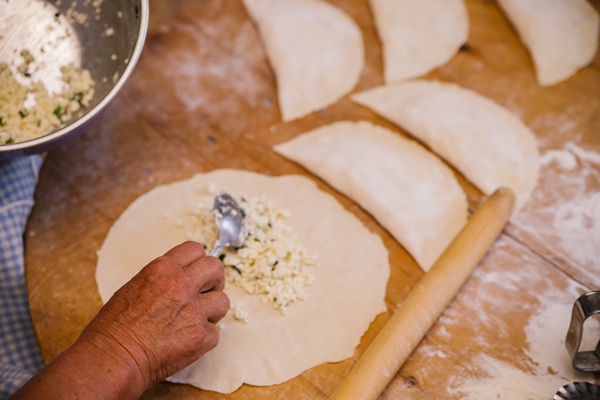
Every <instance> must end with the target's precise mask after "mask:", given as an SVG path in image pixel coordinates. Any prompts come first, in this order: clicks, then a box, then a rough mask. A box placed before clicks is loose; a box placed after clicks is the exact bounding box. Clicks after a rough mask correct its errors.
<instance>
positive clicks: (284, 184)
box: [96, 170, 390, 393]
mask: <svg viewBox="0 0 600 400" xmlns="http://www.w3.org/2000/svg"><path fill="white" fill-rule="evenodd" d="M211 183H212V185H213V186H214V185H215V184H216V185H217V189H218V190H228V191H230V192H232V193H233V194H234V195H238V196H240V195H245V196H249V197H253V196H260V195H262V194H264V195H265V196H266V197H267V198H268V199H270V200H271V201H272V202H273V204H275V205H276V206H278V207H280V208H282V209H286V210H288V211H290V213H291V215H290V217H289V219H288V220H287V223H288V225H289V226H290V227H291V228H292V229H293V231H294V232H295V233H296V235H297V236H298V238H299V241H300V243H302V244H303V245H304V246H305V247H306V248H307V250H308V251H309V252H311V253H316V254H318V255H319V265H320V266H319V268H317V269H316V270H315V272H314V273H315V275H316V281H315V283H314V284H313V285H311V286H310V287H308V288H307V289H306V294H307V296H308V299H307V300H306V301H299V302H297V303H295V304H293V305H292V306H290V307H289V309H288V311H287V315H285V316H284V315H282V314H281V312H279V311H278V310H275V309H274V308H273V307H272V306H271V305H270V304H264V303H262V302H261V301H260V298H259V296H251V295H249V294H247V293H246V292H245V291H243V290H242V289H240V288H238V287H235V286H227V287H226V289H225V291H226V293H227V295H228V296H229V298H230V299H231V303H232V304H233V305H235V304H239V303H240V302H243V304H244V309H245V311H246V312H248V314H249V315H250V316H251V321H250V323H249V324H244V323H242V322H239V321H235V320H234V319H233V317H232V316H231V315H230V314H231V313H230V314H228V315H227V316H226V317H225V318H224V319H223V320H222V324H223V325H222V326H223V328H224V329H223V330H222V331H221V337H220V341H219V344H218V346H217V347H216V348H215V349H214V350H212V351H210V352H209V353H207V354H206V355H205V356H204V357H202V358H201V359H200V360H198V361H197V362H195V363H194V364H192V365H191V366H189V367H187V368H185V369H184V370H182V371H180V372H178V373H177V374H175V375H173V376H172V377H170V378H169V380H170V381H171V382H178V383H189V384H192V385H194V386H197V387H200V388H202V389H208V390H214V391H217V392H221V393H230V392H233V391H234V390H236V389H237V388H239V387H240V386H241V385H242V383H247V384H250V385H274V384H278V383H281V382H284V381H286V380H288V379H291V378H293V377H294V376H296V375H298V374H300V373H301V372H303V371H304V370H306V369H309V368H311V367H314V366H316V365H320V364H323V363H326V362H337V361H341V360H343V359H346V358H348V357H351V356H352V355H353V354H354V350H355V348H356V346H357V345H358V344H359V341H360V338H361V336H362V335H363V333H364V332H365V331H366V330H367V329H368V327H369V324H370V323H371V321H373V319H374V318H375V316H376V315H378V314H379V313H381V312H384V311H386V306H385V303H384V297H385V293H386V286H387V280H388V277H389V272H390V271H389V262H388V254H387V250H386V249H385V247H384V245H383V243H382V240H381V239H380V238H379V236H377V235H375V234H373V233H371V232H370V231H369V230H368V229H366V228H365V226H364V225H363V224H362V223H361V222H360V221H359V220H358V219H357V218H356V217H355V216H353V215H352V214H350V213H349V212H347V211H346V210H345V209H344V208H343V207H342V206H341V205H340V204H339V203H338V202H337V201H336V200H335V199H334V198H333V197H332V196H330V195H328V194H326V193H324V192H322V191H320V190H318V189H317V187H316V185H315V184H314V183H313V182H312V181H310V180H309V179H307V178H304V177H300V176H283V177H277V178H273V177H267V176H264V175H259V174H256V173H252V172H246V171H239V170H219V171H215V172H211V173H206V174H199V175H196V176H195V177H193V178H191V179H189V180H185V181H181V182H176V183H172V184H169V185H163V186H159V187H156V188H154V189H152V190H151V191H150V192H148V193H146V194H144V195H142V196H141V197H139V198H138V199H137V200H135V201H134V202H133V203H132V204H131V205H130V206H129V207H128V208H127V209H126V210H125V211H124V212H123V214H121V216H120V217H119V218H118V220H117V221H115V223H114V225H113V226H112V227H111V229H110V231H109V233H108V235H107V237H106V239H105V240H104V243H103V245H102V248H101V250H100V251H99V253H98V266H97V270H96V280H97V283H98V290H99V292H100V296H101V297H102V300H103V301H104V302H106V301H107V300H108V299H109V298H110V297H111V296H112V294H113V293H114V292H115V291H116V290H117V289H118V288H119V287H121V286H122V285H123V284H124V283H125V282H127V281H128V280H129V279H130V278H131V277H132V276H133V275H135V274H136V273H137V272H138V271H139V270H140V268H141V267H142V266H144V265H146V264H147V263H148V262H149V261H151V260H153V259H154V258H155V257H157V256H159V255H162V254H164V253H165V252H166V251H167V250H169V249H170V248H172V247H173V246H175V245H177V244H179V243H181V242H183V241H185V240H187V239H188V238H187V237H186V232H187V231H188V229H187V227H186V224H188V223H191V221H189V220H190V219H189V218H188V213H189V211H190V210H192V209H194V208H195V207H196V206H197V204H198V203H199V202H200V203H201V204H205V205H210V204H212V201H213V197H212V196H210V195H208V194H207V193H208V188H209V187H210V186H211ZM173 221H178V222H181V224H182V225H181V226H180V227H178V226H179V225H180V224H179V223H177V224H175V223H173Z"/></svg>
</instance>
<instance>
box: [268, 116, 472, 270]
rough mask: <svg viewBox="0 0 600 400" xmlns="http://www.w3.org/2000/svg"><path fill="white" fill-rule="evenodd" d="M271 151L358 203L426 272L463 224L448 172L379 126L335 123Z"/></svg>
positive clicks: (457, 191)
mask: <svg viewBox="0 0 600 400" xmlns="http://www.w3.org/2000/svg"><path fill="white" fill-rule="evenodd" d="M274 149H275V151H277V152H278V153H280V154H282V155H284V156H285V157H287V158H289V159H291V160H294V161H296V162H298V163H299V164H302V165H303V166H305V167H306V168H308V169H309V170H310V171H312V172H313V173H315V174H316V175H318V176H320V177H321V178H323V179H324V180H326V181H327V182H328V183H329V184H331V185H332V186H333V187H335V188H336V189H337V190H339V191H340V192H342V193H344V194H346V195H347V196H348V197H350V198H351V199H353V200H354V201H356V202H357V203H358V204H360V205H361V207H363V208H364V209H365V210H367V211H368V212H369V213H371V215H373V216H374V217H375V218H376V219H377V220H378V221H379V223H380V224H381V225H383V226H384V227H385V228H386V229H387V230H388V231H389V232H390V233H391V234H392V235H393V236H394V237H395V238H396V239H397V240H398V241H399V242H400V243H401V244H402V245H403V246H404V248H406V250H407V251H408V252H409V253H410V254H411V255H412V256H413V257H414V258H415V260H416V261H417V263H419V265H420V266H421V268H423V269H424V270H425V271H427V270H429V268H430V267H431V266H432V265H433V263H434V262H435V261H436V260H437V258H438V257H439V256H440V255H441V253H442V252H443V251H444V250H445V249H446V247H448V244H450V242H451V241H452V239H453V238H454V237H455V236H456V234H457V233H458V232H459V231H460V230H461V229H462V227H463V226H464V225H465V223H466V221H467V199H466V196H465V194H464V192H463V190H462V188H461V187H460V186H459V184H458V182H457V181H456V178H455V177H454V175H453V173H452V171H451V170H450V168H448V167H447V166H446V165H445V164H444V163H443V162H442V161H441V160H440V159H439V158H437V157H436V156H435V155H433V154H432V153H430V152H429V151H427V150H426V149H425V148H424V147H422V146H420V145H419V144H417V142H415V141H412V140H407V139H404V138H402V137H401V136H400V135H398V134H396V133H394V132H392V131H390V130H388V129H385V128H383V127H380V126H376V125H373V124H371V123H369V122H366V121H361V122H347V121H343V122H336V123H333V124H331V125H326V126H323V127H321V128H318V129H315V130H314V131H311V132H308V133H305V134H303V135H301V136H299V137H297V138H295V139H292V140H290V141H289V142H285V143H282V144H279V145H277V146H275V147H274Z"/></svg>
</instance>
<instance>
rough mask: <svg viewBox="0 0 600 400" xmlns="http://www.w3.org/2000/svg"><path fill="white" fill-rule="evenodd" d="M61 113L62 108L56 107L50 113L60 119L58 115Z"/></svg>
mask: <svg viewBox="0 0 600 400" xmlns="http://www.w3.org/2000/svg"><path fill="white" fill-rule="evenodd" d="M61 111H62V106H60V105H58V106H56V108H55V109H54V111H53V112H52V114H54V115H56V116H57V117H59V118H60V113H61Z"/></svg>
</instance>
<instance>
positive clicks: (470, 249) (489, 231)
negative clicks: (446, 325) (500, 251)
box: [330, 188, 515, 400]
mask: <svg viewBox="0 0 600 400" xmlns="http://www.w3.org/2000/svg"><path fill="white" fill-rule="evenodd" d="M514 202H515V196H514V194H513V192H512V191H511V190H509V189H504V188H501V189H498V190H496V192H494V194H493V195H492V196H490V198H489V199H488V200H487V201H486V202H485V203H484V204H483V205H482V206H481V207H480V208H479V210H477V212H476V213H475V214H474V215H473V216H472V217H471V218H470V219H469V221H468V222H467V224H466V225H465V227H464V228H463V230H462V231H460V233H459V234H458V236H456V238H455V239H454V240H453V241H452V243H450V245H449V246H448V248H447V249H446V251H444V253H442V255H441V256H440V258H439V259H438V260H437V261H436V263H435V264H434V265H433V267H431V269H430V270H429V272H427V273H426V274H425V275H424V276H423V277H422V278H421V279H420V280H419V282H418V283H417V285H416V286H415V287H414V289H413V290H412V291H411V292H410V294H409V295H408V297H407V298H406V300H404V302H403V303H402V305H401V306H400V308H399V309H398V310H397V311H396V312H395V313H394V315H392V317H391V318H390V320H389V321H388V322H387V324H386V325H385V326H384V327H383V329H382V330H381V332H379V334H378V335H377V337H376V338H375V340H374V341H373V343H371V345H370V346H369V348H368V349H367V351H366V352H365V354H363V356H362V358H361V359H360V360H359V361H358V363H357V364H356V366H355V367H354V369H353V370H352V371H351V372H350V374H348V376H347V377H346V379H345V380H344V381H343V382H342V383H341V385H340V386H339V387H338V388H337V389H336V390H335V392H334V393H333V394H332V396H331V397H330V400H350V399H357V400H375V399H376V398H377V397H378V396H379V395H380V394H381V392H383V390H384V389H385V387H386V386H387V385H388V383H389V382H390V381H391V380H392V378H394V376H395V375H396V373H397V372H398V370H399V369H400V367H401V366H402V365H403V364H404V362H405V361H406V359H407V358H408V357H409V356H410V354H411V353H412V352H413V350H414V349H415V348H416V347H417V345H418V344H419V342H420V341H421V339H423V337H424V336H425V334H426V333H427V331H428V330H429V328H431V326H432V325H433V323H434V322H435V321H436V320H437V319H438V317H439V316H440V314H441V313H442V311H444V309H445V308H446V306H447V305H448V303H450V301H451V300H452V298H453V297H454V295H455V294H456V293H457V292H458V291H459V290H460V288H461V287H462V285H463V284H464V283H465V281H466V280H467V278H468V277H469V275H470V274H471V271H473V269H474V268H475V267H476V266H477V264H479V261H481V259H482V258H483V256H484V255H485V253H486V252H487V250H488V248H489V247H490V246H491V245H492V243H493V242H494V240H496V238H497V237H498V235H499V234H500V232H501V231H502V228H503V227H504V225H505V224H506V222H507V221H508V219H509V217H510V215H511V212H512V209H513V205H514Z"/></svg>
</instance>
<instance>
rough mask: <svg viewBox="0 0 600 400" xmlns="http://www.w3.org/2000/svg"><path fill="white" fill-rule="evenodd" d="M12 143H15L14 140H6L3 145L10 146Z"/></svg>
mask: <svg viewBox="0 0 600 400" xmlns="http://www.w3.org/2000/svg"><path fill="white" fill-rule="evenodd" d="M14 142H15V140H14V139H13V138H8V140H7V141H6V142H4V144H11V143H14Z"/></svg>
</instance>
